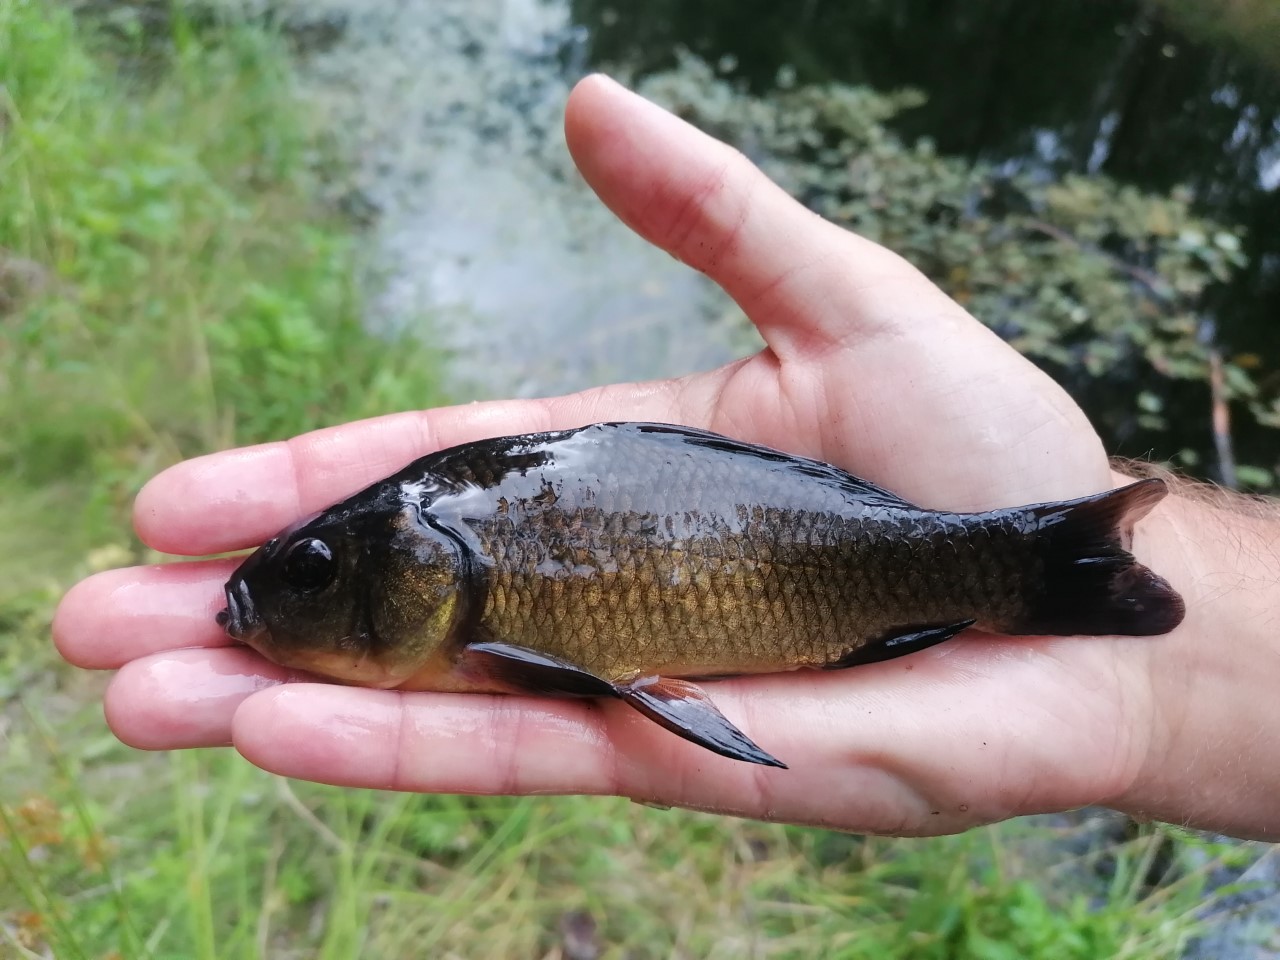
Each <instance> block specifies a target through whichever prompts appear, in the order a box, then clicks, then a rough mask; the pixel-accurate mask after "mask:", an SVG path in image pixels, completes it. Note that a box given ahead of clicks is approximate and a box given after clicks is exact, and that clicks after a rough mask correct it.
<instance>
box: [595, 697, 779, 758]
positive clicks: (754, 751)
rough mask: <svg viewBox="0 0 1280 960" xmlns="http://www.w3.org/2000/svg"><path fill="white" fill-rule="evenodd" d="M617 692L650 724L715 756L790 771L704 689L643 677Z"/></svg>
mask: <svg viewBox="0 0 1280 960" xmlns="http://www.w3.org/2000/svg"><path fill="white" fill-rule="evenodd" d="M617 692H618V696H620V697H622V699H623V700H625V701H627V703H629V704H631V706H633V707H635V708H636V709H637V710H639V711H640V712H641V713H643V714H644V715H645V716H646V717H648V718H649V719H650V720H652V721H654V722H655V723H658V724H660V725H661V726H663V727H666V728H667V729H668V730H670V731H671V732H672V733H674V734H676V735H677V736H681V737H684V739H686V740H688V741H690V742H692V743H696V744H698V745H699V746H701V747H706V748H707V749H708V750H710V751H712V752H713V753H718V754H720V756H722V757H729V758H730V759H732V760H743V761H745V762H746V763H759V764H761V765H763V766H766V767H781V768H782V769H784V770H785V769H786V768H787V765H786V764H785V763H783V762H782V761H781V760H779V759H777V758H776V757H773V756H770V755H769V754H767V753H765V752H764V751H763V750H761V749H760V748H759V747H758V746H756V745H755V744H754V743H753V742H752V741H751V738H750V737H748V736H747V735H746V734H745V733H743V732H742V731H741V730H739V729H738V728H737V727H735V726H734V725H733V724H732V723H730V722H729V719H728V718H727V717H726V716H725V715H724V714H723V713H721V712H720V710H719V708H718V707H717V706H716V705H715V704H714V703H712V702H711V698H710V697H708V696H707V695H706V693H705V692H704V691H703V690H702V688H701V687H698V686H695V685H694V684H692V683H689V682H688V681H686V680H673V679H671V678H669V677H642V678H640V679H639V680H636V681H634V682H632V683H629V684H625V685H620V686H618V687H617Z"/></svg>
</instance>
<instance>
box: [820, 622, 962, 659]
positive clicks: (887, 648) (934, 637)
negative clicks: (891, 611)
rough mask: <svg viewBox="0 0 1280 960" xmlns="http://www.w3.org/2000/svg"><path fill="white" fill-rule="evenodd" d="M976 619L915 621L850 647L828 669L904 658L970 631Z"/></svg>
mask: <svg viewBox="0 0 1280 960" xmlns="http://www.w3.org/2000/svg"><path fill="white" fill-rule="evenodd" d="M976 622H977V621H975V620H961V621H960V622H959V623H947V624H942V625H938V624H934V625H932V626H928V625H920V624H912V625H911V626H905V627H901V628H899V629H896V630H891V631H889V632H888V633H886V634H885V635H884V636H883V637H879V638H877V639H875V640H871V641H868V642H867V643H865V644H863V645H862V646H860V647H858V648H857V649H856V650H850V651H849V652H848V653H846V654H845V655H844V656H843V657H841V658H840V659H839V660H836V661H834V662H832V663H829V664H827V666H826V669H827V670H843V669H844V668H845V667H857V666H861V665H863V664H866V663H881V662H883V661H885V660H893V659H894V658H896V657H905V656H906V655H907V654H909V653H915V652H917V651H919V650H926V649H928V648H929V647H932V646H934V645H935V644H939V643H941V642H942V641H943V640H950V639H951V638H952V637H954V636H955V635H956V634H957V633H959V632H960V631H961V630H967V629H968V628H969V627H972V626H973V625H974V623H976Z"/></svg>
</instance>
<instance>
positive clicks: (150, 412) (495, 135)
mask: <svg viewBox="0 0 1280 960" xmlns="http://www.w3.org/2000/svg"><path fill="white" fill-rule="evenodd" d="M591 69H604V70H607V71H609V72H610V73H612V74H613V75H615V76H617V77H619V78H620V79H622V80H623V81H624V82H627V83H629V84H632V85H635V86H637V87H638V88H639V89H640V90H641V91H642V92H644V93H645V94H646V95H648V96H650V97H652V98H654V99H655V100H658V101H659V102H662V103H664V104H666V105H667V106H669V107H671V108H672V109H674V110H676V111H677V112H678V113H679V114H680V115H682V116H684V117H686V118H687V119H689V120H690V121H692V122H693V123H695V124H697V125H699V126H701V127H703V128H704V129H707V130H709V131H711V132H712V133H714V134H715V135H717V136H719V137H722V138H724V139H726V140H728V141H730V142H732V143H734V144H735V145H737V146H738V147H740V148H741V149H742V150H744V151H745V152H746V153H747V154H748V155H749V156H750V157H751V158H752V159H753V160H755V161H756V162H757V163H759V164H760V165H761V166H762V167H764V168H765V169H766V170H767V171H768V172H769V174H770V175H771V176H773V177H774V178H775V179H777V180H778V181H779V182H780V183H781V184H782V185H783V186H784V187H785V188H786V189H788V190H789V191H790V192H792V193H793V194H794V195H795V196H797V197H799V198H800V199H801V200H803V201H804V202H805V203H806V204H808V205H810V206H811V207H812V208H813V209H815V210H818V211H819V212H821V213H822V214H823V215H825V216H827V217H829V218H831V219H833V220H835V221H837V222H839V223H842V224H844V225H847V226H848V227H850V228H852V229H855V230H858V231H859V232H861V233H863V234H865V235H867V236H870V237H872V238H874V239H876V240H879V241H881V242H883V243H885V244H887V245H889V246H891V247H892V248H894V249H895V250H898V251H899V252H901V253H902V254H904V255H906V256H907V257H908V258H910V259H911V260H912V261H913V262H914V263H916V264H917V265H918V266H919V267H920V268H921V269H923V270H924V271H925V272H926V273H928V274H929V276H931V277H932V278H933V279H934V280H935V281H936V282H938V283H939V284H940V285H941V286H942V287H943V288H944V289H946V290H947V291H948V292H949V293H950V294H951V295H952V296H954V297H956V298H957V299H958V300H960V301H961V302H962V303H964V304H965V305H966V306H967V307H968V308H969V309H970V310H971V311H972V312H973V313H974V314H975V315H976V316H977V317H978V318H979V319H981V320H982V321H983V322H985V323H987V324H989V325H991V326H992V327H993V328H994V329H995V330H996V331H997V332H998V333H999V334H1000V335H1001V336H1002V337H1004V338H1005V339H1007V340H1008V341H1009V342H1011V343H1012V344H1013V345H1014V346H1015V347H1017V348H1018V349H1019V350H1020V351H1022V352H1024V353H1026V354H1027V355H1028V356H1030V357H1031V358H1032V359H1033V360H1034V361H1035V362H1036V363H1038V364H1040V365H1041V366H1042V367H1044V368H1045V369H1046V370H1048V371H1049V372H1050V373H1051V374H1052V375H1053V376H1054V377H1055V378H1057V379H1058V380H1060V381H1061V382H1062V383H1064V384H1065V385H1066V386H1067V388H1068V389H1069V390H1070V391H1071V393H1072V394H1073V396H1075V397H1076V398H1077V399H1078V400H1079V401H1080V402H1081V403H1082V404H1084V406H1085V407H1086V409H1087V410H1088V412H1089V414H1090V415H1091V416H1092V417H1093V419H1094V422H1095V423H1096V424H1097V425H1098V426H1099V428H1100V429H1101V430H1102V432H1103V434H1104V437H1105V439H1106V441H1107V444H1108V447H1109V449H1110V450H1111V452H1113V453H1115V454H1121V455H1129V456H1139V457H1151V458H1154V459H1158V460H1161V461H1165V462H1168V463H1170V464H1172V465H1173V466H1175V467H1176V468H1178V469H1180V470H1183V471H1185V472H1188V473H1190V474H1193V475H1196V476H1200V477H1204V478H1208V479H1212V480H1214V481H1217V482H1221V483H1224V484H1227V485H1230V486H1234V487H1238V488H1241V489H1246V490H1255V491H1262V492H1266V491H1274V489H1275V487H1276V484H1277V482H1278V481H1277V470H1278V468H1280V442H1278V441H1280V399H1278V398H1280V323H1277V318H1278V317H1280V2H1277V0H1145V2H1138V0H1108V2H1101V0H1096V2H1078V0H1042V2H1040V3H1036V4H1028V3H1019V2H1017V0H970V2H959V0H858V2H851V0H845V2H840V3H836V2H831V0H800V2H796V3H791V4H778V3H769V2H764V0H697V2H690V0H648V2H645V3H643V4H624V3H620V2H616V0H615V2H604V0H576V2H568V0H419V2H408V0H364V2H357V0H312V2H305V0H261V2H247V0H245V2H234V0H226V2H217V0H208V2H177V0H174V2H167V0H164V2H162V0H147V2H144V0H140V2H136V3H134V2H118V3H109V2H101V0H80V2H72V0H62V2H59V0H0V957H10V956H12V957H49V956H55V957H59V958H61V957H75V958H79V957H85V958H99V957H103V958H105V957H122V958H132V957H152V956H154V957H201V958H213V957H259V956H261V957H294V956H297V957H304V956H305V957H315V956H321V957H351V956H357V955H360V956H377V957H433V958H435V957H466V958H470V957H512V958H525V957H529V958H562V960H596V958H649V957H655V958H656V957H679V958H695V957H696V958H703V957H715V958H737V957H753V958H754V957H771V958H772V957H796V958H800V957H804V958H809V957H819V956H821V957H841V958H860V957H875V958H877V960H882V958H893V957H925V958H968V957H974V958H990V960H1004V958H1027V957H1045V958H1050V957H1051V958H1099V957H1133V958H1151V957H1193V958H1209V957H1215V958H1216V957H1227V958H1231V957H1241V958H1260V957H1276V956H1280V940H1277V935H1276V933H1275V931H1276V929H1277V921H1278V920H1280V895H1278V894H1277V889H1278V887H1277V881H1280V867H1278V866H1277V857H1276V856H1275V854H1274V853H1273V852H1271V848H1267V847H1262V846H1259V845H1251V844H1233V843H1229V842H1225V841H1223V840H1222V839H1221V838H1214V837H1207V836H1203V835H1199V834H1193V833H1190V832H1187V831H1182V830H1178V829H1174V828H1170V827H1164V826H1158V825H1157V826H1139V825H1136V824H1132V823H1130V822H1128V821H1127V820H1125V819H1124V818H1122V817H1118V816H1114V815H1110V814H1107V813H1105V812H1102V811H1085V812H1082V813H1079V814H1075V815H1071V816H1058V817H1043V818H1033V819H1029V820H1025V821H1021V822H1017V823H1012V824H1006V825H1001V826H998V827H994V828H989V829H983V830H976V831H972V832H970V833H968V834H966V835H964V836H962V837H957V838H944V839H940V840H925V841H886V840H878V839H874V838H865V837H857V836H847V835H840V834H833V833H829V832H824V831H818V830H808V829H793V828H785V827H780V826H772V825H762V824H752V823H743V822H738V821H730V820H724V819H719V818H715V817H709V816H703V815H696V814H687V813H684V812H681V811H674V810H673V811H663V810H655V809H650V808H646V807H640V806H637V805H634V804H630V803H628V802H626V801H623V800H612V799H600V798H592V799H582V798H570V799H550V798H542V799H538V798H533V799H518V800H517V799H485V798H459V797H410V796H387V795H378V794H373V793H367V792H363V791H352V790H345V791H342V790H335V789H327V788H322V787H318V786H314V785H310V784H302V783H290V782H287V781H284V780H281V779H278V778H274V777H270V776H267V775H265V774H263V773H261V772H260V771H258V770H256V769H254V768H252V767H250V766H249V765H248V764H246V763H244V762H243V761H241V760H239V759H238V757H236V756H232V755H229V754H228V752H226V751H196V752H188V753H182V754H173V755H168V754H164V755H148V754H142V753H139V752H136V751H133V750H130V749H127V748H125V747H123V746H121V745H120V744H118V743H117V742H116V741H115V740H114V738H112V736H111V735H110V734H109V732H108V731H107V729H106V727H105V725H104V723H103V720H102V715H101V706H100V697H101V692H102V689H103V687H104V684H105V678H104V677H101V676H97V675H90V674H86V673H83V672H79V671H74V670H71V669H70V668H67V667H66V666H64V665H62V664H61V663H60V662H59V661H58V660H57V658H56V655H55V654H54V652H53V651H52V648H51V646H50V644H49V639H48V638H49V618H50V615H51V613H52V610H53V606H54V604H55V603H56V601H57V599H58V597H59V596H60V595H61V592H62V591H63V590H64V589H65V588H66V587H67V586H68V585H70V584H71V583H72V582H74V581H75V580H76V579H78V578H79V577H82V576H84V575H85V574H87V573H89V572H91V571H93V570H97V569H103V568H106V567H111V566H117V565H122V564H126V563H131V562H139V561H148V560H154V559H157V558H156V557H155V556H153V555H151V554H149V553H148V551H146V550H145V549H144V548H143V547H142V546H141V545H140V544H138V543H137V542H136V541H135V540H134V539H133V537H132V534H131V532H130V527H129V523H128V509H129V504H130V501H131V498H132V496H133V495H134V494H135V493H136V491H137V489H138V487H139V486H140V485H141V483H142V482H143V481H145V479H146V478H148V477H149V476H151V475H152V474H154V473H155V472H156V471H157V470H159V469H161V468H163V467H164V466H166V465H167V464H169V463H172V462H174V461H176V460H178V459H180V458H183V457H186V456H191V455H194V454H198V453H201V452H204V451H208V450H213V449H219V448H225V447H228V446H231V445H233V444H240V443H247V442H254V441H259V440H266V439H273V438H280V437H285V436H289V435H291V434H294V433H297V432H299V431H302V430H306V429H310V428H313V427H316V426H320V425H324V424H329V423H337V422H342V421H346V420H350V419H353V418H356V417H361V416H368V415H373V414H377V413H382V412H388V411H392V410H400V409H411V408H418V407H424V406H430V405H433V404H438V403H445V402H458V401H465V400H470V399H475V398H482V397H497V396H509V395H524V396H534V395H545V394H548V393H554V392H561V391H566V390H572V389H577V388H580V387H585V386H589V385H592V384H597V383H602V382H608V381H614V380H618V379H632V378H641V377H654V376H667V375H674V374H682V373H687V372H690V371H693V370H696V369H700V368H703V367H706V366H709V365H713V364H716V363H719V362H722V361H725V360H727V359H730V358H732V357H735V356H738V355H740V354H741V353H743V352H744V351H749V350H752V349H754V348H755V347H756V346H757V345H758V343H757V340H756V336H755V334H754V332H753V331H752V330H751V328H750V326H749V324H747V323H746V321H745V320H744V319H743V317H742V316H741V315H740V313H739V312H738V311H737V309H736V308H735V307H734V306H733V305H732V304H731V303H730V302H728V301H727V300H726V299H725V298H724V297H723V296H722V295H721V294H719V293H718V291H716V290H715V289H713V288H712V287H711V286H710V285H709V284H708V283H707V282H706V281H705V280H704V278H702V277H700V276H698V275H695V274H693V273H691V272H690V271H688V270H687V269H686V268H684V267H683V266H681V265H680V264H678V263H676V262H675V261H673V260H672V259H671V258H670V257H668V256H666V255H665V254H662V253H659V252H656V251H654V250H652V249H649V248H647V247H646V246H645V245H644V244H643V243H642V242H640V241H639V240H637V239H636V238H634V237H632V236H631V235H630V234H628V232H627V231H626V230H625V229H624V228H623V227H621V226H620V225H619V224H617V223H615V222H614V221H613V220H612V218H611V216H610V215H609V214H608V213H607V212H605V211H604V210H603V208H601V207H600V206H599V205H598V204H597V203H596V201H595V200H594V198H593V197H592V195H591V194H590V193H589V191H587V190H586V188H585V187H584V186H583V184H582V183H581V181H580V179H579V178H578V176H577V174H576V173H575V171H574V170H573V167H572V164H571V163H570V161H569V159H568V156H567V153H566V151H565V149H564V146H563V141H562V136H561V129H560V122H561V116H562V111H563V104H564V100H565V97H566V95H567V93H568V90H569V89H570V87H571V86H572V84H573V82H574V81H575V79H577V78H578V77H580V76H581V75H582V74H583V73H585V72H586V71H588V70H591Z"/></svg>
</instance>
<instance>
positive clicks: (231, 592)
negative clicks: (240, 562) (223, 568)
mask: <svg viewBox="0 0 1280 960" xmlns="http://www.w3.org/2000/svg"><path fill="white" fill-rule="evenodd" d="M224 589H225V593H226V597H227V605H226V607H225V609H223V610H220V611H218V615H217V617H216V618H215V619H216V620H217V621H218V625H219V626H220V627H222V629H223V630H225V631H226V634H227V636H228V637H230V638H231V639H232V640H237V641H239V642H240V643H250V644H251V643H252V642H253V641H255V640H257V639H259V638H261V637H262V636H263V635H264V634H265V633H266V632H267V625H266V624H265V623H264V622H263V621H262V617H260V616H259V615H258V609H257V607H256V606H254V603H253V597H251V596H250V595H249V585H248V584H247V583H245V581H244V580H243V579H242V578H240V577H236V578H233V579H232V580H229V581H228V582H227V585H226V587H225V588H224Z"/></svg>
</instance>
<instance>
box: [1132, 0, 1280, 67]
mask: <svg viewBox="0 0 1280 960" xmlns="http://www.w3.org/2000/svg"><path fill="white" fill-rule="evenodd" d="M1156 5H1157V6H1158V7H1159V8H1160V9H1161V10H1162V11H1163V12H1164V13H1165V15H1166V16H1168V17H1169V19H1171V20H1172V21H1173V22H1174V23H1176V24H1178V25H1179V26H1181V27H1182V28H1183V29H1184V30H1186V31H1187V33H1189V34H1191V35H1192V36H1194V37H1201V38H1204V39H1205V40H1208V41H1211V42H1215V43H1226V44H1229V45H1231V46H1234V47H1238V48H1239V49H1240V50H1242V51H1244V52H1245V53H1246V54H1248V55H1249V56H1250V57H1252V58H1254V59H1255V60H1257V61H1258V62H1259V63H1261V64H1263V65H1264V66H1266V67H1270V68H1271V69H1280V4H1277V3H1276V2H1275V0H1210V2H1206V0H1156Z"/></svg>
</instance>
